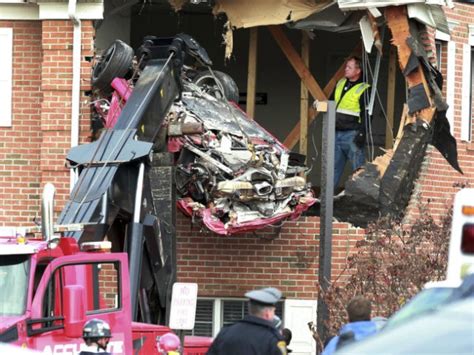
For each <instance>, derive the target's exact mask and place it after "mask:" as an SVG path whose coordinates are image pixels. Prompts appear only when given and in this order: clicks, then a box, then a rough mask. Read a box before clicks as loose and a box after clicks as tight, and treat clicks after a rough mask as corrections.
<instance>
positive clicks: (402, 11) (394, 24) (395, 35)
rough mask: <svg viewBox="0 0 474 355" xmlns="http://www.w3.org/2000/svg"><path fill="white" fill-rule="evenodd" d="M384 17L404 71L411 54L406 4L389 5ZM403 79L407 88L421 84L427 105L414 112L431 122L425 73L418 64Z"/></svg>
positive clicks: (431, 111)
mask: <svg viewBox="0 0 474 355" xmlns="http://www.w3.org/2000/svg"><path fill="white" fill-rule="evenodd" d="M385 18H386V20H387V24H388V27H389V28H390V31H391V32H392V44H393V45H394V46H395V47H397V51H398V63H399V65H400V69H401V70H402V72H404V71H405V68H406V66H407V64H408V60H409V59H410V55H411V54H412V50H411V48H410V46H409V45H408V44H407V39H408V38H409V37H411V33H410V24H409V21H408V15H407V9H406V6H405V5H403V6H389V7H387V8H386V9H385ZM405 79H406V81H407V84H408V88H412V87H415V86H417V85H420V84H422V85H423V88H424V90H425V93H426V96H427V97H428V101H429V106H428V107H427V108H424V109H422V110H420V111H419V112H417V113H416V115H414V116H417V117H418V118H420V119H422V120H424V121H426V122H427V123H431V120H432V119H433V117H434V112H435V110H433V109H432V108H431V107H432V106H433V104H432V99H431V94H430V88H429V86H428V83H427V81H426V77H425V74H424V73H423V70H422V68H421V65H419V66H418V67H417V68H416V69H415V70H413V71H412V72H411V73H409V74H408V75H406V76H405Z"/></svg>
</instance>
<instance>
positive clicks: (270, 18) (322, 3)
mask: <svg viewBox="0 0 474 355" xmlns="http://www.w3.org/2000/svg"><path fill="white" fill-rule="evenodd" d="M334 2H335V1H331V0H319V1H310V0H263V1H255V0H239V1H235V0H216V4H215V6H214V14H219V13H225V14H226V15H227V18H228V19H229V21H230V23H231V24H232V26H233V27H236V28H248V27H255V26H263V25H278V24H282V23H287V22H293V21H298V20H301V19H304V18H306V17H308V16H309V15H311V14H313V13H316V12H319V11H322V10H324V9H325V8H327V7H328V6H329V5H331V4H333V3H334Z"/></svg>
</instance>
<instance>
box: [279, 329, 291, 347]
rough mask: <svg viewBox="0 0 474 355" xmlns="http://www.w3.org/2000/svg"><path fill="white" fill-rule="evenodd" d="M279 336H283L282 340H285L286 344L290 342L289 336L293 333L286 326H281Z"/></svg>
mask: <svg viewBox="0 0 474 355" xmlns="http://www.w3.org/2000/svg"><path fill="white" fill-rule="evenodd" d="M281 336H282V337H283V340H284V341H285V343H286V345H290V343H291V338H292V337H293V335H292V334H291V330H289V329H288V328H283V329H282V330H281Z"/></svg>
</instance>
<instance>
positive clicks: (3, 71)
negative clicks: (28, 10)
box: [0, 28, 13, 127]
mask: <svg viewBox="0 0 474 355" xmlns="http://www.w3.org/2000/svg"><path fill="white" fill-rule="evenodd" d="M0 53H2V55H0V92H1V93H2V94H1V95H0V127H10V126H11V124H12V68H13V67H12V63H13V29H11V28H0Z"/></svg>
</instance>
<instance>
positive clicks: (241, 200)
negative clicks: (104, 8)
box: [94, 34, 315, 234]
mask: <svg viewBox="0 0 474 355" xmlns="http://www.w3.org/2000/svg"><path fill="white" fill-rule="evenodd" d="M177 39H178V40H181V41H183V42H185V43H188V47H191V46H193V48H194V49H195V52H194V53H193V58H194V59H196V60H195V62H194V64H198V65H199V66H201V67H202V66H203V65H209V64H210V60H209V58H208V56H207V53H206V52H205V50H204V49H203V48H202V47H200V46H199V45H198V44H197V42H196V41H195V40H194V39H192V38H191V37H190V36H188V35H185V34H181V35H178V36H177V37H176V38H175V39H164V38H154V37H148V38H146V39H145V41H144V44H143V45H142V46H141V47H140V49H139V50H138V51H137V57H136V63H140V64H137V65H135V72H134V73H133V74H132V75H131V76H132V77H131V78H130V79H129V80H126V79H124V78H119V77H117V76H120V74H123V75H124V76H126V72H127V71H128V69H129V68H130V67H131V66H132V56H133V55H132V53H133V50H132V49H131V48H130V47H128V46H127V45H126V44H125V43H123V42H121V41H116V42H115V43H114V44H113V45H112V47H111V48H110V49H109V50H108V51H107V53H108V54H106V55H105V56H104V57H103V59H102V62H101V63H100V64H99V65H97V66H96V67H95V68H96V70H95V72H94V82H95V85H96V87H98V88H99V89H100V92H101V95H102V99H99V100H96V105H95V106H96V109H97V112H98V113H99V114H100V116H101V118H102V120H103V123H104V126H105V127H106V128H109V129H113V128H114V126H115V125H116V122H117V119H118V117H119V116H120V113H121V112H122V107H123V106H124V105H125V104H127V100H128V99H129V98H130V94H131V93H132V92H133V87H134V86H135V83H136V82H138V81H139V80H141V77H142V76H143V75H142V73H144V72H145V71H146V66H147V63H149V62H150V63H151V61H152V59H153V56H160V55H163V54H164V55H166V51H169V50H170V49H169V48H170V46H171V43H172V42H173V41H176V40H177ZM114 63H117V64H114ZM111 64H114V65H112V66H111ZM107 68H110V69H107ZM111 70H113V71H114V72H113V73H112V74H110V73H109V71H111ZM112 76H116V78H114V79H113V80H112V81H111V82H110V83H111V86H108V85H104V86H102V83H104V82H105V81H108V80H110V79H112ZM177 82H178V83H179V86H181V88H180V89H181V90H180V94H179V96H178V97H177V98H176V100H174V101H173V102H172V103H171V106H170V109H169V111H168V112H167V113H166V115H165V117H164V119H163V122H162V124H161V127H160V128H159V130H160V133H159V134H158V139H157V141H155V145H156V147H155V148H158V149H163V148H164V147H166V148H167V149H166V150H167V151H168V152H170V153H174V154H175V156H174V164H175V166H176V168H175V183H176V190H177V193H178V200H177V205H178V207H179V208H180V209H181V210H182V211H183V212H184V213H185V214H186V215H188V216H190V217H192V218H193V219H194V218H198V219H200V220H202V221H203V223H204V224H205V226H206V227H208V228H209V229H210V230H212V231H214V232H216V233H218V234H232V233H235V232H241V231H247V230H255V229H258V228H262V227H264V226H266V225H268V224H273V223H277V222H279V221H281V220H283V219H286V218H292V219H293V218H297V217H298V216H299V215H300V214H301V213H302V212H303V211H305V210H307V209H308V208H309V207H310V206H311V205H312V204H313V203H314V202H315V198H314V197H313V195H312V192H311V186H310V185H308V184H307V181H306V176H305V172H306V170H307V168H306V167H305V162H304V161H305V157H304V156H302V155H300V154H297V153H293V152H291V151H289V150H288V149H287V148H285V147H284V146H283V145H282V144H281V143H280V142H279V141H278V140H277V139H276V138H275V137H273V136H272V135H271V134H270V133H268V132H267V131H266V130H264V129H263V128H262V127H260V126H259V125H258V124H257V123H256V122H255V121H253V120H250V119H249V118H248V117H247V116H246V115H245V113H244V112H243V111H242V110H241V109H240V108H239V107H238V106H237V105H236V103H235V102H234V101H235V100H238V89H237V88H236V85H235V83H234V82H233V80H232V79H231V78H230V77H229V76H228V75H226V74H225V73H222V72H218V71H213V70H212V69H210V68H208V69H205V70H204V69H199V68H198V69H196V66H195V65H193V66H192V67H191V66H183V67H182V68H181V72H180V73H179V78H177ZM111 88H112V89H115V90H114V91H113V93H112V98H111V100H110V101H108V100H106V98H107V97H108V95H109V94H110V90H111ZM229 99H230V100H229ZM231 100H232V101H231ZM160 140H161V141H160ZM160 144H161V146H160Z"/></svg>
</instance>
